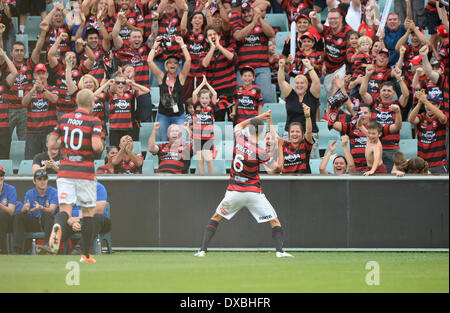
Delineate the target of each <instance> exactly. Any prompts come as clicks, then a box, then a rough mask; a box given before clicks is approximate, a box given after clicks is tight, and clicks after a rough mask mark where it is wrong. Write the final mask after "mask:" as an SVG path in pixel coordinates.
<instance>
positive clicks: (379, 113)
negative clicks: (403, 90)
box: [372, 98, 400, 150]
mask: <svg viewBox="0 0 450 313" xmlns="http://www.w3.org/2000/svg"><path fill="white" fill-rule="evenodd" d="M374 104H375V106H374V108H373V109H372V120H375V121H377V122H378V123H379V124H381V125H382V126H383V136H382V137H381V138H380V141H381V144H382V145H383V150H392V149H398V148H399V142H400V133H399V132H397V133H390V132H389V126H390V125H392V124H394V123H395V112H394V111H393V110H392V109H390V108H389V106H390V105H392V104H397V105H399V104H398V102H397V101H393V102H391V103H388V104H384V103H382V102H381V99H380V98H377V99H375V101H374ZM399 106H400V105H399Z"/></svg>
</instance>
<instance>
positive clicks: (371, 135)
mask: <svg viewBox="0 0 450 313" xmlns="http://www.w3.org/2000/svg"><path fill="white" fill-rule="evenodd" d="M362 127H364V126H362ZM381 134H382V126H381V125H380V124H378V123H377V122H376V121H370V122H369V125H368V126H367V144H366V152H365V155H366V160H367V168H368V169H369V170H368V171H367V172H365V173H364V174H363V175H364V176H370V175H373V174H386V173H387V171H386V166H385V165H384V164H383V157H382V155H383V146H382V145H381V141H380V136H381Z"/></svg>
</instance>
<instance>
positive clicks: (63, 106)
mask: <svg viewBox="0 0 450 313" xmlns="http://www.w3.org/2000/svg"><path fill="white" fill-rule="evenodd" d="M52 71H53V73H54V74H55V80H56V86H57V88H58V104H57V106H56V111H58V112H64V113H69V112H73V111H75V108H76V103H75V99H76V92H75V93H73V94H72V95H69V94H68V93H67V91H68V90H67V83H66V67H65V66H64V65H63V64H62V63H58V64H57V65H56V66H55V67H54V68H52ZM88 72H89V70H88V69H87V68H86V67H85V66H84V63H83V64H81V65H80V66H75V67H74V68H73V69H72V79H73V81H74V83H75V85H77V84H78V81H79V80H80V79H81V77H82V76H83V75H84V74H87V73H88Z"/></svg>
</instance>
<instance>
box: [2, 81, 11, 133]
mask: <svg viewBox="0 0 450 313" xmlns="http://www.w3.org/2000/svg"><path fill="white" fill-rule="evenodd" d="M6 89H7V88H6ZM0 128H9V105H8V102H6V101H5V86H4V85H0Z"/></svg>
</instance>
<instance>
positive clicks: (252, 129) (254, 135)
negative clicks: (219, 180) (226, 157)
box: [195, 110, 292, 258]
mask: <svg viewBox="0 0 450 313" xmlns="http://www.w3.org/2000/svg"><path fill="white" fill-rule="evenodd" d="M271 114H272V112H271V111H270V110H269V111H267V112H265V113H264V114H261V115H258V116H257V117H256V118H252V119H248V120H245V121H243V122H242V123H239V124H238V125H236V127H235V128H234V138H235V146H234V150H233V161H232V165H231V170H230V182H229V184H228V188H227V192H226V193H225V197H224V198H223V200H222V201H221V202H220V204H219V205H218V206H217V209H216V212H215V213H214V215H213V216H212V217H211V219H210V220H209V223H208V225H207V227H206V230H205V232H204V235H203V241H202V246H201V249H200V251H199V252H197V253H196V254H195V256H196V257H204V256H206V251H207V249H208V244H209V242H210V240H211V239H212V237H213V236H214V234H215V232H216V229H217V227H218V225H219V223H220V222H221V221H222V220H223V219H224V218H225V219H227V220H230V219H231V218H232V217H233V216H234V215H235V214H236V213H237V212H238V211H239V210H240V209H242V208H243V207H247V208H248V210H249V211H250V213H251V214H252V215H253V217H254V218H255V219H256V221H257V222H258V223H265V222H268V224H269V226H270V227H271V228H272V237H273V238H274V240H275V246H276V251H277V252H276V256H277V257H278V258H286V257H292V255H290V254H289V253H287V252H284V251H283V236H282V228H281V224H280V221H279V220H278V217H277V214H276V212H275V210H274V208H273V207H272V205H271V204H270V202H269V201H268V200H267V198H266V197H265V195H264V194H263V193H262V189H261V181H260V178H259V167H260V164H261V163H265V162H267V161H268V160H269V159H270V156H269V154H268V153H267V152H266V150H264V149H261V148H260V147H259V144H258V139H259V137H262V136H264V133H263V127H264V120H268V119H271ZM270 124H272V123H270ZM271 127H273V124H272V125H271ZM278 149H279V150H278V151H281V144H280V141H278ZM278 160H282V156H280V157H279V158H278ZM277 166H278V167H281V164H277Z"/></svg>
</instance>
